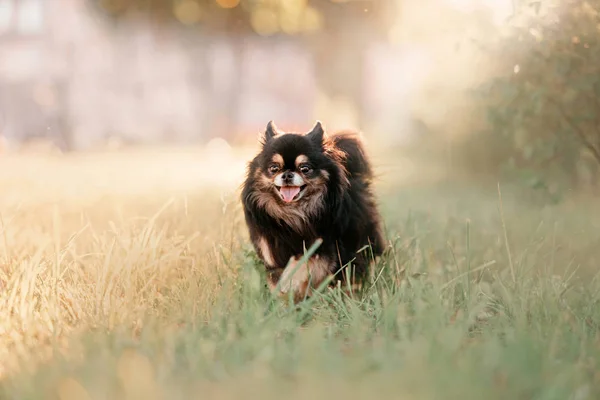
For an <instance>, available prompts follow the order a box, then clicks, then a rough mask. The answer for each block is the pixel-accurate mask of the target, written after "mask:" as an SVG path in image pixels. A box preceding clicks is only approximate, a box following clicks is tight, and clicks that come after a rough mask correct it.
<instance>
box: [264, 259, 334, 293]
mask: <svg viewBox="0 0 600 400" xmlns="http://www.w3.org/2000/svg"><path fill="white" fill-rule="evenodd" d="M298 261H299V258H294V257H292V258H291V259H290V263H289V265H288V266H287V267H286V269H285V270H284V271H283V274H282V275H281V278H280V282H281V283H280V285H279V295H281V296H288V294H289V293H290V292H291V293H292V294H293V296H292V297H293V298H294V301H295V302H298V301H301V300H303V299H304V298H305V297H307V296H310V295H311V294H312V290H313V289H316V288H318V287H319V286H320V285H321V283H323V281H324V280H325V279H326V278H327V276H328V275H329V267H330V263H329V262H328V261H327V260H325V259H323V258H321V257H319V256H318V255H316V256H313V257H311V258H309V260H308V262H307V263H303V264H302V265H300V266H297V265H298ZM270 286H271V290H273V289H274V288H275V287H274V286H272V285H270Z"/></svg>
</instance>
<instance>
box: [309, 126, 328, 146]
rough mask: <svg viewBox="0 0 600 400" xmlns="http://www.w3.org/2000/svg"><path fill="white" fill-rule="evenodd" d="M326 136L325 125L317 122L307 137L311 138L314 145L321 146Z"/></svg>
mask: <svg viewBox="0 0 600 400" xmlns="http://www.w3.org/2000/svg"><path fill="white" fill-rule="evenodd" d="M324 134H325V130H324V129H323V124H321V121H318V120H317V122H316V124H315V126H314V127H313V128H312V130H311V131H310V132H308V133H307V134H306V137H307V138H309V139H310V141H311V142H313V143H314V144H316V145H318V146H321V145H322V144H323V135H324Z"/></svg>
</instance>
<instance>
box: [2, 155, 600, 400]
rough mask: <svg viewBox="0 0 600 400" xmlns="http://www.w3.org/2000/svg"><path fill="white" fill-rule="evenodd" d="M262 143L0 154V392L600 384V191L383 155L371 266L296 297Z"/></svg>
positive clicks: (559, 392)
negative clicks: (269, 204)
mask: <svg viewBox="0 0 600 400" xmlns="http://www.w3.org/2000/svg"><path fill="white" fill-rule="evenodd" d="M252 150H253V149H247V150H235V151H233V150H231V151H225V150H223V151H222V152H216V153H210V152H207V151H205V150H203V149H185V150H180V149H172V150H162V151H158V150H153V149H146V150H138V151H132V152H129V151H121V152H112V153H105V154H104V153H98V154H87V155H69V156H51V155H7V156H2V157H0V192H1V193H2V195H1V196H0V216H1V220H0V232H1V233H2V234H1V235H0V293H2V296H1V298H0V304H1V305H0V399H60V400H79V399H111V400H112V399H157V400H158V399H170V400H176V399H192V398H193V399H196V398H197V399H201V398H215V399H239V398H244V399H253V398H260V399H281V398H286V399H306V398H308V397H314V398H316V399H325V398H326V399H330V398H332V397H333V396H335V397H340V398H344V399H367V398H369V399H370V398H377V399H388V398H389V399H465V400H470V399H473V400H480V399H484V398H485V399H488V400H493V399H536V400H541V399H548V400H551V399H556V400H564V399H573V400H584V399H595V398H596V399H597V398H600V332H599V327H600V307H599V303H598V302H599V300H600V282H599V279H598V265H599V264H598V263H599V261H600V212H599V211H600V205H598V204H597V203H598V202H597V200H595V199H585V198H579V199H577V200H575V199H570V200H568V201H566V202H564V203H561V204H560V205H555V206H546V207H541V206H539V205H536V204H535V203H534V202H532V201H529V200H527V201H526V200H525V199H524V198H523V197H521V195H520V194H519V192H518V191H515V190H511V189H510V188H509V187H508V186H506V187H504V185H503V184H501V185H498V182H495V181H485V180H483V181H479V182H477V183H475V182H471V183H469V182H465V181H464V180H463V181H460V182H459V181H450V180H448V179H445V178H443V175H435V174H434V173H433V172H432V171H430V170H428V169H426V168H425V167H424V166H417V164H411V163H409V162H408V161H404V162H400V161H398V160H397V159H396V158H395V156H394V155H387V156H386V155H385V154H383V153H381V154H378V155H376V157H375V163H376V167H377V169H378V171H379V172H380V181H379V182H378V185H377V193H378V196H379V199H380V204H381V211H382V213H383V216H384V219H385V224H386V236H387V238H388V240H389V250H388V254H387V255H386V256H385V257H384V258H383V259H382V260H380V261H379V262H378V264H377V266H376V271H375V278H374V282H373V284H372V285H371V286H369V287H368V288H366V290H365V291H364V292H363V293H356V294H354V295H346V294H344V292H343V291H342V290H337V289H336V290H327V291H324V292H323V293H322V294H320V295H318V296H316V297H315V298H314V299H312V300H310V301H308V302H306V303H304V304H302V305H301V306H300V307H299V308H298V309H294V308H292V307H289V306H287V305H286V304H285V303H283V302H279V301H274V300H273V299H271V298H270V297H269V295H268V293H267V292H266V290H265V289H264V287H263V282H262V280H261V279H262V277H261V275H260V272H261V269H260V265H259V264H258V263H257V261H256V258H255V255H254V253H253V252H252V251H251V249H250V247H249V246H248V241H247V236H246V231H245V227H244V224H243V220H242V218H241V213H240V208H239V204H238V195H237V191H236V189H237V185H238V184H239V183H240V182H239V181H240V178H241V176H242V174H243V172H244V162H245V159H246V158H247V157H248V156H249V154H250V153H249V151H252ZM461 182H462V183H461Z"/></svg>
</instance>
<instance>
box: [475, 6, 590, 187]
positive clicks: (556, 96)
mask: <svg viewBox="0 0 600 400" xmlns="http://www.w3.org/2000/svg"><path fill="white" fill-rule="evenodd" d="M598 10H600V1H597V0H592V1H584V0H558V1H550V0H544V1H535V2H527V3H525V4H523V5H522V7H521V8H520V9H519V12H518V13H517V15H516V16H515V17H514V18H513V19H512V20H511V21H510V27H509V28H508V29H507V30H506V32H504V34H503V35H502V36H501V37H500V38H499V39H498V40H497V42H496V43H495V44H494V45H493V50H492V51H491V52H490V55H491V56H492V57H493V59H495V60H497V62H498V70H499V71H500V72H499V73H498V74H497V75H496V76H495V77H493V78H492V79H491V80H490V81H489V82H487V83H486V84H485V85H482V86H481V87H479V88H478V95H479V98H480V99H481V100H482V101H483V102H484V104H485V105H486V106H487V110H486V113H487V121H488V130H487V131H486V132H483V133H482V134H481V136H480V137H479V138H476V139H475V141H479V143H477V144H476V145H479V146H480V150H481V149H482V148H484V149H485V150H484V151H486V152H487V153H488V154H490V153H491V154H490V156H491V157H490V158H492V159H493V161H494V162H495V163H497V164H498V166H500V167H501V171H502V172H504V173H508V174H509V175H512V176H514V175H516V176H518V177H520V178H525V179H526V182H527V183H528V184H529V185H530V186H531V187H534V188H544V189H545V190H547V191H549V192H553V193H554V195H556V194H558V193H559V192H561V191H562V190H564V189H566V188H567V187H569V188H570V187H573V186H574V185H576V183H577V179H578V178H577V176H578V173H579V171H580V169H581V167H582V165H585V163H586V162H587V167H588V168H591V171H592V172H593V171H595V170H596V169H597V167H598V165H597V164H598V163H600V114H599V113H598V110H599V108H600V41H599V40H598V30H599V28H600V18H599V15H598ZM471 145H474V144H473V143H471ZM591 158H593V159H594V160H595V161H594V162H592V163H590V162H589V161H590V159H591ZM488 161H489V159H488Z"/></svg>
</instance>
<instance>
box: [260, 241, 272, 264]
mask: <svg viewBox="0 0 600 400" xmlns="http://www.w3.org/2000/svg"><path fill="white" fill-rule="evenodd" d="M258 247H259V248H260V253H261V254H262V256H263V258H264V260H265V263H266V264H267V265H268V266H269V267H274V266H275V260H274V259H273V254H271V249H270V248H269V244H268V243H267V241H266V240H265V238H263V237H261V238H260V239H259V240H258Z"/></svg>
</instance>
